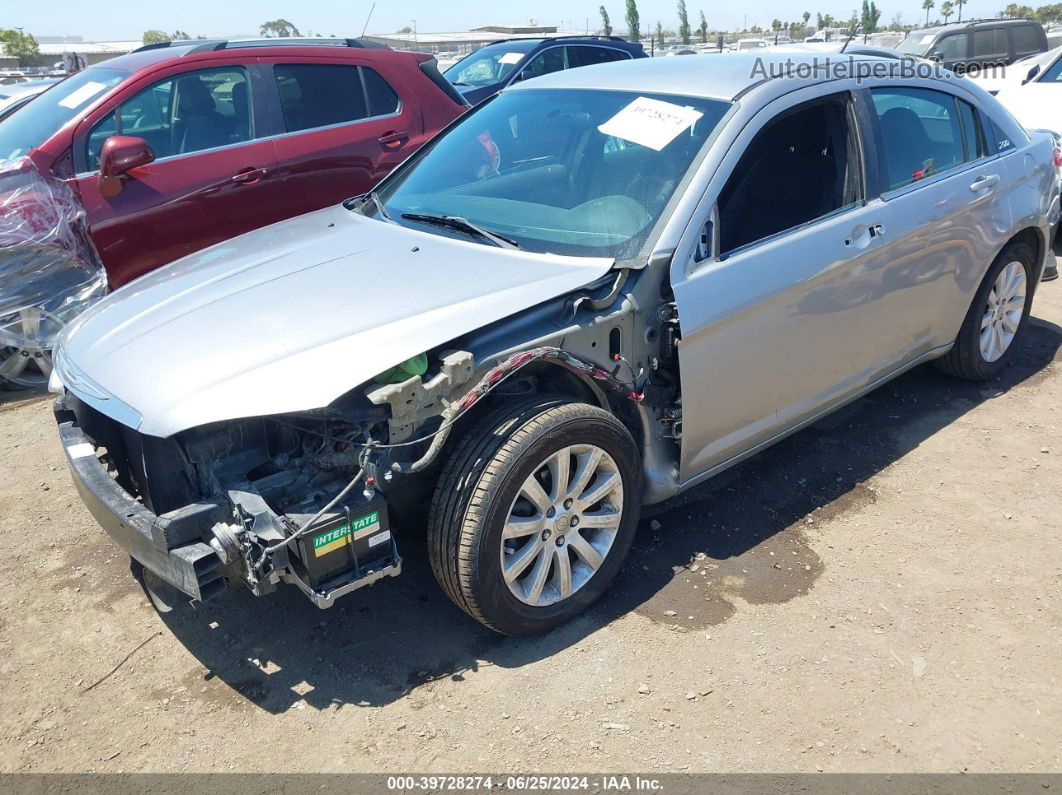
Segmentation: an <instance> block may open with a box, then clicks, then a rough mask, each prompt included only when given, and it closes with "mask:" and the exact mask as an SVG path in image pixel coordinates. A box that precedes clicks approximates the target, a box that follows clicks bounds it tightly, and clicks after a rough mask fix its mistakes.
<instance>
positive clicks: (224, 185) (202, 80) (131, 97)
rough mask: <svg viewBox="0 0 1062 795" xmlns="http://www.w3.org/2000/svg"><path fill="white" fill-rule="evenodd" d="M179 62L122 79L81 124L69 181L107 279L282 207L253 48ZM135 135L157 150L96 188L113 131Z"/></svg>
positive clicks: (268, 218)
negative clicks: (113, 184) (112, 190)
mask: <svg viewBox="0 0 1062 795" xmlns="http://www.w3.org/2000/svg"><path fill="white" fill-rule="evenodd" d="M194 66H198V67H199V68H194V67H193V66H192V65H183V68H182V65H181V64H178V65H176V66H174V67H171V68H169V69H166V70H163V71H161V72H157V73H155V74H153V75H151V76H150V77H146V78H145V79H143V80H140V81H137V82H136V83H135V84H133V85H130V86H129V87H128V88H127V89H126V90H125V91H123V92H122V93H121V94H120V95H118V96H117V97H115V99H114V101H112V102H111V103H108V104H107V105H105V106H103V107H101V108H100V109H99V110H98V111H96V112H94V113H93V114H91V115H90V116H88V117H87V118H86V119H85V120H84V121H83V122H82V123H81V125H79V127H78V130H77V133H76V134H75V136H74V153H73V154H74V162H75V168H76V170H77V176H76V177H75V181H76V184H77V190H78V191H79V193H80V194H81V200H82V202H83V203H84V205H85V209H86V212H87V214H88V221H89V225H90V227H91V230H92V237H93V240H94V241H95V243H96V247H97V248H98V249H99V252H100V256H101V257H102V259H103V262H104V264H105V265H106V267H107V273H108V277H109V280H110V283H111V286H112V287H119V286H121V285H122V284H125V283H126V282H128V281H130V280H131V279H134V278H136V277H137V276H140V275H141V274H143V273H146V272H148V271H150V270H153V269H155V268H157V267H159V266H160V265H163V264H165V263H167V262H172V261H173V260H175V259H178V258H179V257H183V256H185V255H187V254H190V253H192V252H194V251H198V250H199V249H202V248H206V247H207V246H210V245H212V244H214V243H217V242H220V241H222V240H226V239H228V238H231V237H234V236H235V235H239V234H242V233H244V232H247V231H250V230H252V229H256V228H258V227H260V226H264V225H266V224H269V223H273V222H274V221H278V220H281V219H282V218H284V217H286V216H285V215H284V213H283V212H282V210H281V208H280V207H279V206H278V205H279V202H278V201H277V196H278V194H279V192H280V187H279V181H278V180H277V179H276V174H275V171H276V158H275V156H274V150H273V143H272V142H271V141H269V140H260V138H261V135H262V134H261V133H260V132H259V130H258V127H259V125H258V124H257V118H256V117H257V116H259V115H260V112H259V111H258V107H259V106H260V103H259V102H258V101H256V100H255V97H256V96H257V95H259V94H260V93H261V87H260V86H261V82H260V75H259V74H258V72H259V67H258V66H257V64H256V62H255V59H254V58H246V57H245V58H244V59H243V60H240V59H235V58H229V59H219V60H217V61H211V62H210V63H209V65H206V64H203V63H202V62H200V63H199V64H195V65H194ZM116 134H118V135H125V136H133V137H137V138H142V139H144V140H145V141H147V142H148V144H149V145H150V146H151V148H152V150H153V152H154V154H155V160H154V161H153V162H151V163H149V164H147V165H144V166H139V167H137V168H133V169H131V170H130V171H129V172H128V174H127V175H125V176H124V177H123V178H122V188H121V191H120V192H119V193H117V195H114V196H111V197H108V196H105V195H104V193H103V191H102V190H101V185H102V181H101V179H100V175H99V156H100V150H101V147H102V146H103V142H104V141H105V140H107V138H108V137H110V136H111V135H116Z"/></svg>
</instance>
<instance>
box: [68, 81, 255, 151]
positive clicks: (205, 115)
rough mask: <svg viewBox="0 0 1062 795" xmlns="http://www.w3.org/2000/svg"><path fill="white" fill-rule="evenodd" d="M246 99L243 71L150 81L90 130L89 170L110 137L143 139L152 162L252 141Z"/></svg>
mask: <svg viewBox="0 0 1062 795" xmlns="http://www.w3.org/2000/svg"><path fill="white" fill-rule="evenodd" d="M249 97H250V94H249V92H248V82H247V71H246V70H245V69H244V68H243V67H231V66H230V67H225V68H222V69H204V70H202V71H199V72H185V73H184V74H180V75H176V76H174V77H170V78H167V79H166V80H162V81H160V82H158V83H155V84H154V85H152V86H150V87H148V88H145V89H144V90H143V91H140V92H139V93H137V94H135V95H133V97H131V98H130V99H127V100H126V101H125V102H123V103H122V104H121V105H119V106H118V109H117V111H116V112H114V113H110V114H108V115H107V116H105V117H104V118H103V119H101V120H100V121H99V122H97V123H96V126H95V127H93V128H92V132H90V133H89V136H88V141H87V153H86V154H87V157H86V159H87V163H88V169H89V170H91V171H95V170H96V169H97V168H99V155H100V149H101V148H102V147H103V142H104V141H105V140H107V138H108V137H110V136H111V135H132V136H136V137H137V138H143V139H144V140H145V141H147V142H148V144H150V145H151V149H152V151H154V153H155V157H156V158H157V159H161V158H164V157H172V156H173V155H183V154H189V153H191V152H200V151H204V150H207V149H216V148H217V147H219V146H228V145H229V144H235V143H241V142H243V141H249V140H251V139H252V138H254V118H253V114H252V112H251V106H250V101H249Z"/></svg>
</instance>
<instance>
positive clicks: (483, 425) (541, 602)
mask: <svg viewBox="0 0 1062 795" xmlns="http://www.w3.org/2000/svg"><path fill="white" fill-rule="evenodd" d="M641 491H642V477H641V455H640V453H639V451H638V446H637V445H636V444H635V442H634V439H633V438H632V437H631V434H630V432H629V431H628V430H627V429H626V428H625V427H624V426H623V425H622V423H620V422H619V421H618V420H617V419H616V418H615V417H614V416H612V415H611V414H609V413H608V412H607V411H604V410H602V409H600V408H597V407H594V406H590V405H587V404H585V403H575V402H568V401H567V400H565V399H563V398H560V399H553V400H549V401H544V400H543V399H542V398H541V397H539V398H537V399H532V400H530V401H523V402H519V403H507V404H503V405H502V406H501V407H500V408H499V409H496V410H495V411H493V412H492V413H491V414H488V415H486V416H485V417H484V418H483V419H482V420H481V421H480V422H479V423H477V424H476V425H475V426H473V427H471V428H469V430H468V432H467V433H466V434H465V435H464V437H463V438H462V439H461V441H460V442H459V443H458V445H457V446H456V448H455V449H454V451H453V454H452V455H451V456H450V458H449V460H448V462H447V464H446V466H445V467H444V469H443V471H442V474H441V476H440V478H439V482H438V484H437V486H436V490H435V495H434V499H433V500H432V508H431V515H430V517H429V523H428V550H429V555H430V558H431V564H432V571H433V572H434V573H435V578H436V579H437V580H438V582H439V584H440V585H441V586H442V588H443V590H444V591H445V592H446V594H447V596H449V597H450V599H451V600H452V601H453V602H454V603H455V604H456V605H457V606H458V607H460V608H461V609H462V610H464V611H465V612H466V613H468V614H469V615H470V616H472V618H474V619H476V620H477V621H479V622H481V623H482V624H484V625H486V626H487V627H489V628H491V629H493V630H495V631H497V632H501V633H503V634H507V635H533V634H539V633H542V632H548V631H549V630H551V629H553V628H555V627H557V626H559V625H560V624H563V623H564V622H566V621H568V620H569V619H571V618H573V617H574V616H576V615H577V614H579V613H581V612H582V611H584V610H585V609H586V608H587V607H589V606H590V605H591V604H592V603H593V602H594V601H595V600H596V599H597V598H598V597H599V596H601V594H602V593H604V591H605V590H606V589H607V588H608V586H609V585H610V584H611V583H612V580H613V579H614V578H615V577H616V574H617V573H618V572H619V569H620V566H621V565H622V563H623V559H624V557H626V555H627V551H628V550H629V549H630V545H631V542H632V540H633V538H634V532H635V529H636V528H637V524H638V515H639V513H640V510H641Z"/></svg>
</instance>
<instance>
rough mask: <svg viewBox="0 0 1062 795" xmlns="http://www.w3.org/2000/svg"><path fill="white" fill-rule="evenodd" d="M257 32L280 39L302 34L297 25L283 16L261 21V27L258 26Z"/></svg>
mask: <svg viewBox="0 0 1062 795" xmlns="http://www.w3.org/2000/svg"><path fill="white" fill-rule="evenodd" d="M258 32H259V33H260V34H261V35H263V36H265V37H267V38H270V37H273V36H276V37H278V38H281V39H286V38H290V37H292V36H296V37H297V36H301V35H302V34H301V33H299V29H298V28H297V27H295V26H294V25H292V24H291V23H290V22H288V21H287V20H286V19H283V18H281V19H273V20H270V21H269V22H263V23H262V25H261V27H259V28H258Z"/></svg>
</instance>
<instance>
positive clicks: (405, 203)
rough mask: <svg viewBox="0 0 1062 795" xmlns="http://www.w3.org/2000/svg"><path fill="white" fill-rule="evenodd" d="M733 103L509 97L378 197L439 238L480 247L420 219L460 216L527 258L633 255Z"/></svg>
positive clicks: (605, 94)
mask: <svg viewBox="0 0 1062 795" xmlns="http://www.w3.org/2000/svg"><path fill="white" fill-rule="evenodd" d="M729 107H730V103H728V102H723V101H719V100H709V99H702V98H694V97H685V96H672V95H656V94H652V95H641V94H637V93H633V92H627V91H594V90H590V89H582V90H579V89H526V90H520V91H512V92H505V93H502V94H501V95H499V96H498V97H497V98H495V99H494V100H492V101H491V102H490V103H488V104H486V105H484V106H482V108H481V109H480V110H478V111H474V112H472V113H469V114H468V115H466V116H465V117H464V118H463V119H462V120H461V121H460V122H459V123H458V124H457V125H456V126H455V127H453V128H452V129H451V130H450V131H449V132H447V133H446V134H445V135H443V136H441V137H439V138H436V139H435V140H434V141H433V142H432V143H430V144H428V146H427V147H426V148H425V149H422V150H421V152H420V153H419V154H418V155H416V156H415V159H414V161H413V162H412V163H411V165H410V167H408V168H406V169H404V170H402V171H400V172H397V173H396V174H395V176H394V177H392V178H390V179H388V180H386V181H385V182H384V183H383V185H382V186H381V187H380V190H379V198H380V200H381V202H382V203H383V204H384V206H385V208H386V210H387V213H388V214H389V215H390V216H391V218H392V219H393V220H395V221H397V222H399V223H402V224H405V225H407V226H410V227H413V228H416V229H421V230H423V231H426V232H431V233H434V234H440V235H447V236H451V237H457V238H459V239H469V240H475V241H476V242H480V243H482V242H484V239H483V238H479V237H475V236H473V235H470V234H468V233H467V230H465V231H461V230H460V229H455V228H452V225H451V227H447V226H445V225H441V224H439V223H434V224H433V223H430V222H427V221H425V220H424V217H425V216H435V217H436V219H437V218H438V217H439V216H450V217H454V216H458V217H461V218H465V219H468V220H469V221H472V222H473V223H475V224H477V225H479V226H480V227H482V228H484V229H487V230H490V231H491V232H493V233H495V234H497V235H501V236H504V237H506V238H508V239H510V240H512V241H513V242H515V243H516V244H517V245H519V247H520V248H521V249H523V250H525V251H532V252H536V253H555V254H567V255H572V256H588V257H589V256H594V257H598V256H604V257H615V258H617V259H625V258H629V257H633V256H635V255H636V254H637V253H638V252H639V251H640V250H641V247H642V245H643V244H644V243H645V241H646V239H647V238H648V236H649V235H650V233H651V232H652V230H653V228H654V226H655V225H656V223H657V222H658V221H659V220H660V218H661V217H662V214H663V212H664V207H665V206H666V205H667V203H668V201H669V200H670V199H671V197H672V195H673V194H674V193H675V191H676V190H677V189H678V187H679V185H680V183H681V182H682V180H683V178H684V177H685V176H686V174H687V173H688V172H689V170H690V168H691V166H692V165H693V163H694V161H695V159H696V158H697V156H698V154H699V153H700V152H701V151H702V150H703V148H704V145H705V142H706V141H707V140H708V136H709V135H710V134H711V132H712V130H713V129H714V128H715V127H716V125H717V124H718V123H719V120H720V119H722V117H723V115H724V114H725V113H726V111H727V110H728V109H729ZM364 207H365V209H364V210H363V211H365V212H372V209H371V208H372V203H371V202H370V203H366V204H365V205H364ZM409 216H414V217H409ZM415 216H420V219H417V218H416V217H415Z"/></svg>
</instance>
